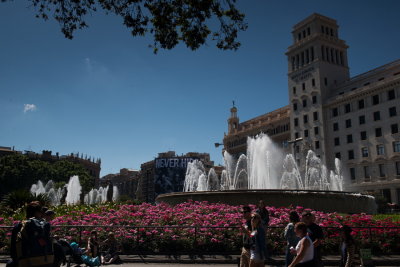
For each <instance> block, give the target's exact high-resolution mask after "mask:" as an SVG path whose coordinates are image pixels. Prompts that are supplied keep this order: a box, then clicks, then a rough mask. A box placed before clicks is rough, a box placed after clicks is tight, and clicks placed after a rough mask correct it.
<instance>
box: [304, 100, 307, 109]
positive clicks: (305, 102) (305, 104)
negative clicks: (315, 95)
mask: <svg viewBox="0 0 400 267" xmlns="http://www.w3.org/2000/svg"><path fill="white" fill-rule="evenodd" d="M305 107H307V99H303V108H305Z"/></svg>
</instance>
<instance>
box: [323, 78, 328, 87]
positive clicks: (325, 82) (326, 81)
mask: <svg viewBox="0 0 400 267" xmlns="http://www.w3.org/2000/svg"><path fill="white" fill-rule="evenodd" d="M324 84H325V85H326V86H327V85H328V78H326V77H325V78H324Z"/></svg>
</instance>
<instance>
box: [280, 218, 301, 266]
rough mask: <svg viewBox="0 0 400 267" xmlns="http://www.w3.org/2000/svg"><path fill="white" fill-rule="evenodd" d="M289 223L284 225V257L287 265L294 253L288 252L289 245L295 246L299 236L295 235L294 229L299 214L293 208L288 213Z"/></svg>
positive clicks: (298, 219)
mask: <svg viewBox="0 0 400 267" xmlns="http://www.w3.org/2000/svg"><path fill="white" fill-rule="evenodd" d="M289 221H290V222H289V223H288V224H287V225H286V228H285V234H284V237H285V239H286V257H285V266H286V267H287V266H289V264H290V263H291V262H292V261H293V258H294V255H293V254H292V253H291V252H290V248H291V247H294V248H295V247H296V246H297V243H298V242H299V240H300V238H299V237H297V236H296V233H295V231H294V226H295V225H296V223H298V222H299V221H300V216H299V214H298V213H297V212H296V211H295V210H293V211H291V212H290V213H289Z"/></svg>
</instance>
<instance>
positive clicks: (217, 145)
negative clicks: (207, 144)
mask: <svg viewBox="0 0 400 267" xmlns="http://www.w3.org/2000/svg"><path fill="white" fill-rule="evenodd" d="M223 145H224V144H221V143H214V146H215V148H218V147H219V146H223Z"/></svg>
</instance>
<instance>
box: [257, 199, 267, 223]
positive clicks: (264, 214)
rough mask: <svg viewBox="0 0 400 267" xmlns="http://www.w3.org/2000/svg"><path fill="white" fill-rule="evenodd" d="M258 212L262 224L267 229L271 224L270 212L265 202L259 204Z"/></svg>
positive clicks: (261, 201)
mask: <svg viewBox="0 0 400 267" xmlns="http://www.w3.org/2000/svg"><path fill="white" fill-rule="evenodd" d="M256 212H257V213H258V214H259V215H260V216H261V221H262V224H263V225H264V226H265V227H267V226H268V224H269V212H268V209H267V207H266V206H265V203H264V201H263V200H260V201H259V202H258V205H257V209H256Z"/></svg>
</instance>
